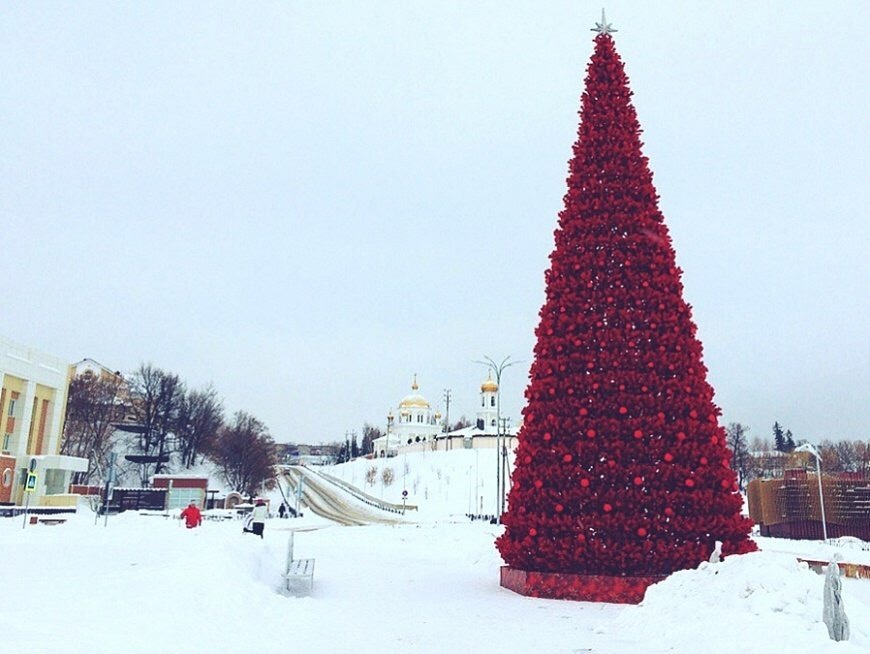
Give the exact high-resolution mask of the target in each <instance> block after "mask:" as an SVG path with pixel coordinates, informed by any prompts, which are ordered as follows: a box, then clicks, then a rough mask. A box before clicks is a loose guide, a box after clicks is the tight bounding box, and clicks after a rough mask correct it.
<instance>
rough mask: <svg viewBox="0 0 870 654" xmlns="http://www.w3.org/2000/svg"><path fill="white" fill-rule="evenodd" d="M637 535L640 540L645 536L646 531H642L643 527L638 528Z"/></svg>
mask: <svg viewBox="0 0 870 654" xmlns="http://www.w3.org/2000/svg"><path fill="white" fill-rule="evenodd" d="M637 535H638V536H640V537H641V538H643V537H644V536H646V529H644V528H643V527H640V528H639V529H638V530H637Z"/></svg>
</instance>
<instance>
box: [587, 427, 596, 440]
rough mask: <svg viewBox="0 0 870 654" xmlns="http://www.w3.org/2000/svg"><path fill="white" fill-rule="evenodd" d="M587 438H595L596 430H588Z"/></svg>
mask: <svg viewBox="0 0 870 654" xmlns="http://www.w3.org/2000/svg"><path fill="white" fill-rule="evenodd" d="M586 436H588V437H589V438H595V430H594V429H587V430H586Z"/></svg>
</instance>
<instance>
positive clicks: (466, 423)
mask: <svg viewBox="0 0 870 654" xmlns="http://www.w3.org/2000/svg"><path fill="white" fill-rule="evenodd" d="M473 424H474V423H473V422H471V420H469V419H468V418H466V417H465V416H461V417H460V418H459V420H457V421H456V422H454V423H453V424H452V425H450V426H449V427H448V428H447V431H448V432H451V431H456V430H457V429H465V428H466V427H471V425H473Z"/></svg>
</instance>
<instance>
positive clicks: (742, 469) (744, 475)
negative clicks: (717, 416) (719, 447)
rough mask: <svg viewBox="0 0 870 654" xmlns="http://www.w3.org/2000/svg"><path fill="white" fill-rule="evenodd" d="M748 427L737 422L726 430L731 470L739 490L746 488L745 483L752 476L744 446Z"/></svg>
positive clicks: (747, 451)
mask: <svg viewBox="0 0 870 654" xmlns="http://www.w3.org/2000/svg"><path fill="white" fill-rule="evenodd" d="M748 432H749V427H744V426H743V425H741V424H740V423H739V422H732V423H730V424H729V425H728V428H727V429H726V435H727V436H726V437H727V443H728V448H729V449H730V450H731V469H732V470H733V471H734V472H736V473H737V483H738V485H739V486H740V490H743V489H744V488H746V482H747V480H748V479H749V477H750V475H751V474H752V463H751V460H750V456H749V448H748V446H747V444H746V438H747V436H746V435H747V433H748Z"/></svg>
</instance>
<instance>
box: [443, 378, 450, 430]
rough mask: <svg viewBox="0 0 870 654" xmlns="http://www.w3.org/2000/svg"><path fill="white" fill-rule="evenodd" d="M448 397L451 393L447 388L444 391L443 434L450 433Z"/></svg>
mask: <svg viewBox="0 0 870 654" xmlns="http://www.w3.org/2000/svg"><path fill="white" fill-rule="evenodd" d="M450 397H451V392H450V389H449V388H445V389H444V433H445V434H449V433H450Z"/></svg>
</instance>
